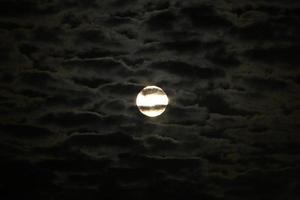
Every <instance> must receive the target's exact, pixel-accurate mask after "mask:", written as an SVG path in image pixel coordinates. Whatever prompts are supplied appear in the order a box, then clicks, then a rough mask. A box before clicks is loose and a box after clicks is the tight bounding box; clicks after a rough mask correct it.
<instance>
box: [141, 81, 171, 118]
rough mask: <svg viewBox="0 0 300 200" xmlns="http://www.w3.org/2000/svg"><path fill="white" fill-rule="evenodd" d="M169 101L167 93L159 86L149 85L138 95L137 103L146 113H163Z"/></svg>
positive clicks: (152, 115) (156, 114)
mask: <svg viewBox="0 0 300 200" xmlns="http://www.w3.org/2000/svg"><path fill="white" fill-rule="evenodd" d="M168 103H169V99H168V96H167V95H166V93H165V92H164V91H163V90H162V89H161V88H159V87H157V86H147V87H145V88H144V89H142V90H141V91H140V93H139V94H138V95H137V97H136V105H137V107H138V108H139V110H140V111H141V113H143V114H144V115H147V116H148V117H156V116H158V115H161V114H162V113H163V112H164V111H165V109H166V107H167V105H168Z"/></svg>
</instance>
